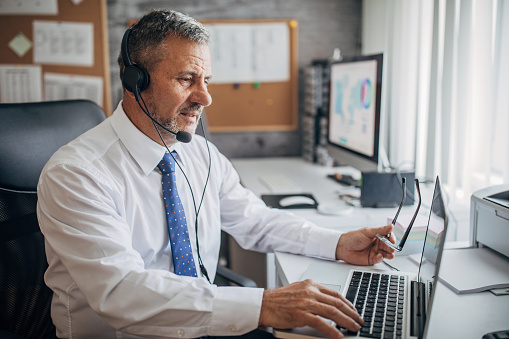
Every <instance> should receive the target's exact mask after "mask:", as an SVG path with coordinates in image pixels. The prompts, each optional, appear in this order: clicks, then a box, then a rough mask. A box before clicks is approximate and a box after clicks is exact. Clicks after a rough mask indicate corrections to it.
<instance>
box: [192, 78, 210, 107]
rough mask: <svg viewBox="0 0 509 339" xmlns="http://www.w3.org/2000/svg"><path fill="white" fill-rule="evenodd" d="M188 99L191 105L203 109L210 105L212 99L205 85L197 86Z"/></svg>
mask: <svg viewBox="0 0 509 339" xmlns="http://www.w3.org/2000/svg"><path fill="white" fill-rule="evenodd" d="M189 99H190V100H191V101H192V102H193V103H197V104H200V105H202V106H203V107H207V106H210V104H212V97H211V96H210V93H209V90H208V88H207V85H206V84H205V83H202V84H200V85H198V86H197V87H196V88H195V90H194V91H193V93H192V94H191V97H190V98H189Z"/></svg>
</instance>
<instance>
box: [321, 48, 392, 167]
mask: <svg viewBox="0 0 509 339" xmlns="http://www.w3.org/2000/svg"><path fill="white" fill-rule="evenodd" d="M382 66H383V54H376V55H368V56H359V57H354V58H349V59H346V58H345V59H343V60H341V61H337V62H333V63H332V64H331V66H330V100H329V113H328V118H329V119H328V120H329V126H328V140H327V141H328V143H327V149H328V151H329V154H330V156H331V157H332V158H333V159H334V160H335V161H336V162H337V164H338V165H341V166H352V167H354V168H356V169H358V170H359V171H364V172H368V171H377V170H380V169H381V166H380V162H379V147H380V145H379V144H380V99H381V93H382Z"/></svg>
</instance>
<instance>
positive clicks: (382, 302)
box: [346, 271, 407, 338]
mask: <svg viewBox="0 0 509 339" xmlns="http://www.w3.org/2000/svg"><path fill="white" fill-rule="evenodd" d="M406 280H407V278H406V277H405V276H401V275H395V274H394V275H391V274H379V273H370V272H361V271H354V272H353V275H352V279H351V281H350V286H349V287H348V291H347V293H346V298H347V299H348V300H349V301H350V302H351V303H352V304H354V306H355V308H356V309H357V312H359V314H360V316H361V317H362V318H363V319H364V325H363V326H362V328H361V329H360V331H359V332H357V333H349V334H352V335H358V336H362V337H368V338H402V336H403V334H402V332H403V314H404V307H405V301H404V298H405V284H406Z"/></svg>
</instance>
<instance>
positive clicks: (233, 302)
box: [208, 287, 263, 336]
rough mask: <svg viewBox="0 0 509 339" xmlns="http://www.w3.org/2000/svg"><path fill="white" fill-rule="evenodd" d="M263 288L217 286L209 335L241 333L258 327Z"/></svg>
mask: <svg viewBox="0 0 509 339" xmlns="http://www.w3.org/2000/svg"><path fill="white" fill-rule="evenodd" d="M262 299H263V288H247V287H218V288H217V294H216V296H215V298H214V307H213V309H214V311H213V312H212V314H213V316H212V326H211V330H210V333H208V334H209V335H212V336H224V335H241V334H244V333H247V332H250V331H252V330H254V329H256V328H257V327H258V321H259V318H260V311H261V308H262Z"/></svg>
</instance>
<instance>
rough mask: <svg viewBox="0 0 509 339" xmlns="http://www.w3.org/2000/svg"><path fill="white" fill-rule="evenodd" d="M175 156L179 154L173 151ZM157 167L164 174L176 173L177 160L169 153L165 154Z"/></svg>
mask: <svg viewBox="0 0 509 339" xmlns="http://www.w3.org/2000/svg"><path fill="white" fill-rule="evenodd" d="M172 153H173V156H175V155H176V154H177V152H175V151H173V152H172ZM157 167H159V169H160V170H161V172H163V173H165V172H166V173H167V172H175V159H173V157H172V155H171V154H170V153H168V152H166V153H164V156H163V159H161V161H160V162H159V164H157Z"/></svg>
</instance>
